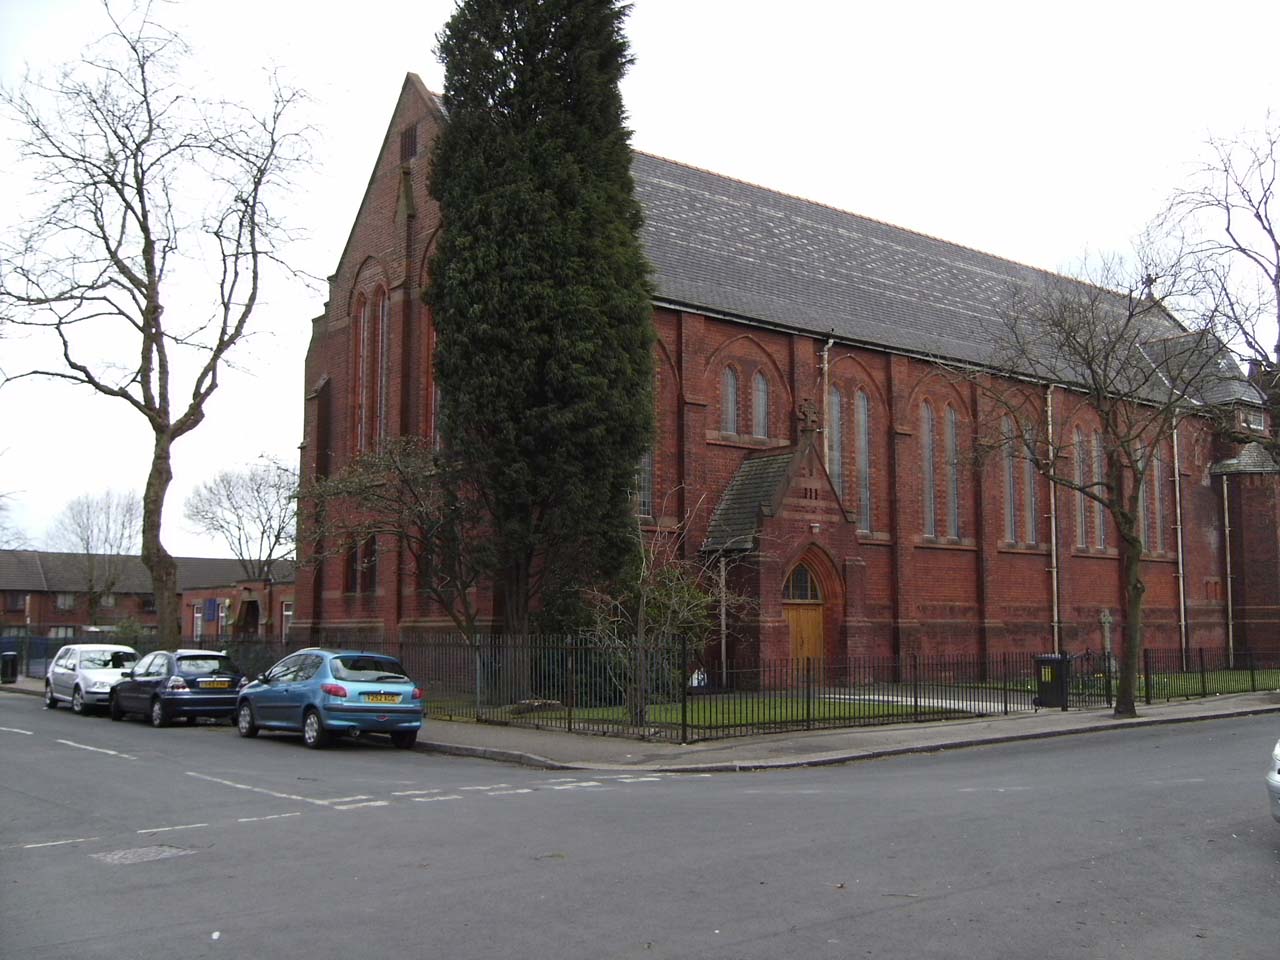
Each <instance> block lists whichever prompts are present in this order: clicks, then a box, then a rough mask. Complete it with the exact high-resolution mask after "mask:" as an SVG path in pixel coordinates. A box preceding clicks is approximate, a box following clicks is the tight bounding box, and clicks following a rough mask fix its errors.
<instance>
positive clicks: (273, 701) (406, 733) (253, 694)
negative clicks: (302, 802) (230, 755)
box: [236, 647, 422, 750]
mask: <svg viewBox="0 0 1280 960" xmlns="http://www.w3.org/2000/svg"><path fill="white" fill-rule="evenodd" d="M236 726H237V727H238V728H239V730H240V736H242V737H256V736H257V735H258V731H259V730H289V731H296V732H299V733H301V734H302V742H303V743H305V744H306V745H307V746H308V747H312V748H316V747H323V746H325V745H326V744H328V743H329V741H330V740H331V739H332V738H333V737H335V736H360V735H362V734H365V733H385V734H387V735H388V736H389V737H390V738H391V742H392V743H393V744H395V745H396V746H397V747H400V748H401V749H404V750H408V749H409V748H410V747H412V746H413V744H414V741H416V740H417V738H418V730H419V729H421V727H422V690H420V689H419V688H418V687H417V686H415V685H414V682H413V681H412V680H410V679H409V677H408V675H406V673H405V671H404V667H402V666H401V665H400V661H399V660H397V659H396V658H395V657H389V656H387V655H385V654H381V653H368V652H364V651H359V650H321V649H319V648H314V647H313V648H309V649H306V650H299V651H298V652H297V653H294V654H291V655H290V656H287V657H285V658H284V659H283V660H281V661H280V662H279V663H277V664H276V665H275V666H273V667H272V668H271V669H270V670H268V671H267V672H266V673H264V674H262V675H261V676H260V677H258V678H257V679H256V680H254V681H253V682H252V683H250V684H248V685H247V686H245V687H244V689H242V690H241V691H240V695H239V698H238V702H237V707H236Z"/></svg>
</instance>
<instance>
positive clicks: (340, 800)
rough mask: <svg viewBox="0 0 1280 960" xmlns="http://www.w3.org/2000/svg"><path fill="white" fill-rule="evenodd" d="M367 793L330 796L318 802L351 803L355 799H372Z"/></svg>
mask: <svg viewBox="0 0 1280 960" xmlns="http://www.w3.org/2000/svg"><path fill="white" fill-rule="evenodd" d="M372 799H373V798H372V797H370V796H368V795H367V794H363V793H358V794H356V795H355V796H354V797H330V798H329V799H328V800H317V801H315V802H316V803H351V802H352V801H353V800H372Z"/></svg>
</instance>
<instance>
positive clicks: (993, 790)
mask: <svg viewBox="0 0 1280 960" xmlns="http://www.w3.org/2000/svg"><path fill="white" fill-rule="evenodd" d="M1030 789H1031V788H1030V787H960V788H959V790H958V792H959V793H1018V792H1020V791H1022V790H1030Z"/></svg>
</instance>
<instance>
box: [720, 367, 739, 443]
mask: <svg viewBox="0 0 1280 960" xmlns="http://www.w3.org/2000/svg"><path fill="white" fill-rule="evenodd" d="M720 431H721V432H722V433H737V432H738V374H737V373H736V372H735V371H734V369H733V367H725V368H724V373H723V374H721V376H720Z"/></svg>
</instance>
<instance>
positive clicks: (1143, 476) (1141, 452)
mask: <svg viewBox="0 0 1280 960" xmlns="http://www.w3.org/2000/svg"><path fill="white" fill-rule="evenodd" d="M1137 453H1138V469H1139V470H1142V467H1143V464H1144V462H1146V460H1147V451H1146V448H1145V447H1143V446H1142V444H1138V448H1137ZM1151 472H1152V471H1151V470H1149V469H1147V470H1142V472H1141V473H1140V474H1139V475H1138V476H1137V477H1135V478H1134V479H1135V480H1137V481H1138V536H1139V537H1141V538H1142V552H1143V553H1150V552H1151V547H1152V543H1151V518H1150V517H1149V516H1148V515H1147V503H1148V501H1147V483H1148V481H1149V480H1150V476H1149V474H1150V473H1151Z"/></svg>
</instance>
